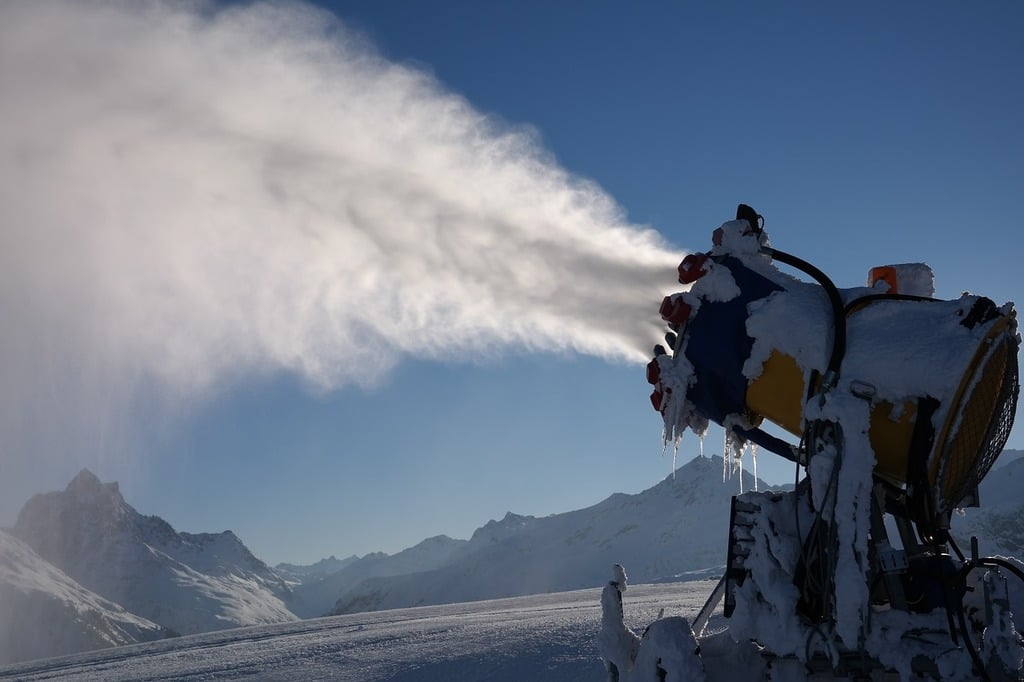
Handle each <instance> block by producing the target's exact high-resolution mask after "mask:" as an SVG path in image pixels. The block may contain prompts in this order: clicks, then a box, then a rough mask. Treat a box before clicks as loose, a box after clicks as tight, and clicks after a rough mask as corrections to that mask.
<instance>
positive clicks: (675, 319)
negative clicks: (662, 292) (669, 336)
mask: <svg viewBox="0 0 1024 682" xmlns="http://www.w3.org/2000/svg"><path fill="white" fill-rule="evenodd" d="M658 312H659V313H661V319H663V320H665V322H668V324H669V326H670V327H672V328H673V329H679V326H680V325H681V324H683V323H684V322H686V321H687V320H689V319H690V313H692V312H693V307H692V306H691V305H690V304H689V303H687V302H686V301H684V300H683V297H682V296H676V297H674V298H673V297H672V296H666V297H665V298H664V299H663V300H662V301H661V308H659V309H658Z"/></svg>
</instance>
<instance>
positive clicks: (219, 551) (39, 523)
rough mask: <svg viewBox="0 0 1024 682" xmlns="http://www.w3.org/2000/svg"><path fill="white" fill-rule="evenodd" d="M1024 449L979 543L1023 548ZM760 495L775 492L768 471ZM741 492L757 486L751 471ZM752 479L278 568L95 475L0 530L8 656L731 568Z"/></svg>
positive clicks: (706, 475) (704, 463) (681, 480)
mask: <svg viewBox="0 0 1024 682" xmlns="http://www.w3.org/2000/svg"><path fill="white" fill-rule="evenodd" d="M1022 482H1024V452H1020V451H1007V452H1006V453H1004V455H1003V456H1002V457H1001V459H1000V462H999V463H998V465H997V468H996V470H995V471H994V472H993V474H992V475H990V476H989V477H988V478H986V479H985V480H984V481H983V482H982V485H981V491H980V495H981V499H982V503H983V504H984V505H985V506H984V507H983V508H981V509H968V510H967V511H966V512H965V514H964V516H963V517H962V518H961V517H954V520H953V533H954V535H955V536H956V537H957V538H958V540H959V541H960V542H961V544H962V546H966V544H967V542H968V538H969V537H970V535H971V534H977V535H979V536H980V537H981V547H982V551H983V553H986V554H990V553H999V554H1008V555H1014V556H1018V557H1019V556H1022V555H1024V496H1022V495H1021V494H1020V489H1021V487H1020V484H1021V483H1022ZM757 485H758V487H759V488H760V489H762V490H765V489H768V488H769V486H767V485H766V484H765V483H764V482H763V481H761V482H758V484H757ZM742 486H743V489H745V490H750V489H753V487H754V479H753V477H752V476H751V475H750V474H749V473H744V474H743V478H742ZM739 490H740V479H739V478H737V477H733V478H731V479H728V480H723V462H722V459H721V458H719V457H709V458H704V457H697V458H695V459H693V460H691V461H690V462H688V463H687V464H686V465H684V466H683V467H681V468H680V469H678V470H677V471H676V472H675V474H674V475H672V476H669V477H668V478H666V479H665V480H663V481H662V482H660V483H658V484H657V485H656V486H654V487H653V488H650V489H649V490H646V491H644V492H642V493H639V494H636V495H626V494H614V495H612V496H611V497H609V498H607V499H606V500H604V501H602V502H600V503H598V504H596V505H593V506H591V507H588V508H586V509H581V510H578V511H572V512H568V513H565V514H554V515H551V516H547V517H543V518H536V517H533V516H521V515H518V514H514V513H511V512H509V513H508V514H506V515H505V517H504V518H502V519H501V520H492V521H489V522H487V523H486V524H484V525H483V526H482V527H480V528H479V529H478V530H477V531H476V532H474V533H473V536H472V537H471V538H470V539H469V540H457V539H452V538H449V537H446V536H443V535H442V536H437V537H433V538H429V539H427V540H424V541H423V542H421V543H419V544H418V545H416V546H414V547H410V548H409V549H406V550H404V551H402V552H399V553H397V554H394V555H387V554H382V553H374V554H368V555H366V556H364V557H355V556H350V557H348V558H346V559H337V558H335V557H333V556H332V557H329V558H327V559H323V560H321V561H319V562H317V563H315V564H312V565H308V566H301V565H295V564H279V565H278V566H276V567H274V568H270V567H268V566H267V565H266V564H264V563H263V562H262V561H260V560H259V559H257V558H256V557H255V556H254V555H253V554H252V553H251V552H250V551H249V550H248V549H247V548H246V547H245V545H244V544H243V543H242V542H241V540H239V538H238V537H236V536H235V535H234V534H233V533H231V532H230V531H225V532H223V533H218V534H210V533H201V534H190V533H179V532H176V531H175V530H174V529H173V528H172V527H171V526H170V525H169V524H168V523H167V522H166V521H164V520H163V519H160V518H159V517H156V516H144V515H142V514H139V513H138V512H137V511H136V510H135V509H134V508H132V507H131V506H130V505H128V504H127V503H126V502H125V501H124V499H123V498H122V496H121V494H120V491H119V489H118V485H117V483H101V482H100V481H99V479H97V478H96V476H94V475H93V474H92V473H91V472H89V471H85V470H83V471H82V472H81V473H80V474H79V475H78V476H76V477H75V479H74V480H72V481H71V483H70V484H69V485H68V487H67V488H66V489H65V490H64V491H62V492H53V493H45V494H42V495H36V496H35V497H33V498H32V499H31V500H29V501H28V503H26V505H25V506H24V508H23V509H22V511H21V514H20V515H19V517H18V521H17V523H16V524H15V527H14V528H13V529H10V530H9V531H0V664H2V663H5V662H13V661H17V660H26V659H28V658H33V657H43V656H55V655H60V654H65V653H71V652H74V651H80V650H84V649H89V648H94V647H101V646H113V645H118V644H124V643H129V642H138V641H147V640H151V639H155V638H160V637H165V636H169V635H173V634H176V633H180V634H187V633H194V632H203V631H208V630H216V629H223V628H229V627H238V626H245V625H255V624H262V623H273V622H283V621H289V620H295V619H297V618H307V617H314V616H321V615H326V614H330V613H349V612H354V611H364V610H374V609H384V608H398V607H405V606H414V605H426V604H442V603H449V602H455V601H467V600H477V599H491V598H498V597H507V596H516V595H523V594H530V593H539V592H553V591H563V590H572V589H577V588H585V587H595V586H598V585H601V584H603V583H604V582H605V581H606V580H607V579H608V575H609V569H610V567H611V564H613V563H622V564H624V565H625V566H626V568H627V569H628V571H629V574H630V578H631V580H632V581H633V582H635V583H644V582H659V581H665V580H685V579H688V578H690V577H706V576H707V575H709V574H711V575H713V574H715V573H718V572H720V570H721V568H722V566H723V565H724V563H725V551H726V547H725V544H726V535H727V532H728V523H729V504H730V499H731V497H732V495H734V494H736V493H737V492H739Z"/></svg>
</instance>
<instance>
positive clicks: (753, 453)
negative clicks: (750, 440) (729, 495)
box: [750, 444, 758, 493]
mask: <svg viewBox="0 0 1024 682" xmlns="http://www.w3.org/2000/svg"><path fill="white" fill-rule="evenodd" d="M750 458H751V459H752V460H753V461H754V492H755V493H756V492H758V490H757V445H756V444H754V445H751V446H750Z"/></svg>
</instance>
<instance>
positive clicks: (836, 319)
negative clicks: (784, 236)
mask: <svg viewBox="0 0 1024 682" xmlns="http://www.w3.org/2000/svg"><path fill="white" fill-rule="evenodd" d="M763 252H764V253H766V254H768V255H769V256H771V257H772V259H774V260H777V261H780V262H782V263H785V264H786V265H789V266H792V267H794V268H796V269H797V270H800V271H802V272H805V273H807V274H808V275H810V276H811V277H813V278H814V279H815V280H816V281H817V282H818V284H820V285H821V286H822V287H823V288H824V289H825V293H826V294H828V300H829V303H830V304H831V306H832V328H833V330H834V332H835V338H834V339H833V341H832V354H831V355H830V356H829V360H828V368H827V369H828V371H827V372H826V374H825V381H826V382H827V384H828V385H826V387H825V388H826V390H827V389H828V388H831V386H832V385H833V384H834V383H835V381H836V380H837V379H838V378H839V367H840V365H842V364H843V356H844V355H846V315H845V313H844V308H843V299H842V298H841V297H840V296H839V289H837V288H836V285H835V284H833V282H832V280H831V279H829V278H828V276H827V275H826V274H825V273H824V272H822V271H821V270H819V269H818V268H816V267H814V266H813V265H811V264H810V263H808V262H807V261H805V260H803V259H802V258H797V257H796V256H794V255H792V254H788V253H786V252H785V251H779V250H778V249H773V248H771V247H769V246H766V247H765V248H764V249H763Z"/></svg>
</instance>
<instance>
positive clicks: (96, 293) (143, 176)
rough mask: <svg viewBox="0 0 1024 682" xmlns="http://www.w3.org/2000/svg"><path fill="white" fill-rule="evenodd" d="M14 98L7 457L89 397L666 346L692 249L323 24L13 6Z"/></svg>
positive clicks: (354, 380)
mask: <svg viewBox="0 0 1024 682" xmlns="http://www.w3.org/2000/svg"><path fill="white" fill-rule="evenodd" d="M0 92H2V93H3V96H2V97H0V120H3V121H4V125H3V126H2V127H0V223H2V228H0V316H2V319H3V321H4V327H5V329H4V333H3V335H2V339H0V363H2V367H0V371H2V373H3V376H4V381H3V388H2V389H0V390H2V391H3V393H2V394H0V401H2V407H0V410H2V411H0V420H2V422H0V427H2V428H3V433H4V441H5V444H7V445H8V446H9V447H17V446H18V440H17V439H16V438H15V439H12V438H11V435H10V434H11V432H12V429H14V428H15V427H17V428H18V429H20V430H21V431H26V430H27V431H28V432H30V433H32V434H35V435H38V434H39V433H40V432H41V431H44V432H45V431H47V429H48V428H51V427H52V424H53V423H54V418H55V416H56V413H58V412H59V413H60V415H59V416H60V418H61V421H62V422H64V421H65V420H66V419H71V420H76V419H77V420H80V421H82V422H88V425H89V427H90V428H93V429H98V428H100V427H98V426H97V425H96V424H97V422H102V421H103V419H102V416H101V415H96V414H95V413H87V411H83V410H81V409H79V408H81V407H82V405H83V404H85V403H88V404H89V405H90V406H91V407H92V408H93V409H94V410H99V409H100V408H99V407H97V405H98V404H99V403H103V404H104V405H112V406H113V407H109V408H107V411H108V412H110V413H112V414H115V415H116V414H120V409H121V407H123V405H124V404H127V403H128V402H130V401H134V400H136V399H137V398H136V397H133V396H137V395H138V388H139V386H144V387H147V388H148V389H151V390H147V395H153V396H157V397H158V398H159V399H161V400H163V399H165V398H166V397H167V396H170V397H171V398H173V399H174V401H175V402H176V401H177V399H179V398H185V399H192V398H195V397H196V396H200V395H203V394H204V393H206V392H207V391H208V389H209V388H210V387H211V386H213V385H216V384H218V383H221V382H222V381H224V380H225V379H230V378H233V377H238V376H242V375H250V374H253V373H257V374H260V373H264V374H265V373H271V372H276V371H282V370H283V371H291V372H296V373H298V374H299V375H301V376H302V377H303V378H304V380H306V381H307V382H308V383H309V384H310V385H312V386H315V387H320V388H324V389H330V388H335V387H339V386H345V385H351V384H357V385H366V384H371V383H373V382H375V381H377V380H379V378H380V377H381V376H382V375H383V374H384V373H385V372H386V371H387V370H388V369H389V368H391V367H392V366H394V365H395V364H396V363H397V362H399V361H400V360H401V359H402V358H403V357H408V356H417V357H421V358H451V357H457V356H459V354H460V353H461V352H464V351H466V350H468V349H472V350H473V352H474V355H479V354H480V352H481V351H483V352H485V353H497V352H501V351H503V350H510V349H511V350H517V351H530V352H534V351H542V352H563V351H573V352H579V353H585V354H591V355H595V356H600V357H604V358H609V359H613V360H619V361H637V362H642V361H644V360H646V358H647V353H648V352H649V350H650V346H651V344H652V343H653V342H654V341H656V340H657V339H658V337H659V331H658V329H659V327H660V323H659V321H658V320H657V314H656V310H657V302H658V300H660V297H661V296H662V295H663V293H665V292H664V291H663V290H662V288H661V283H666V282H667V283H671V282H672V281H673V276H672V272H673V268H674V266H675V265H676V264H677V263H678V261H679V254H678V253H672V252H670V251H669V250H668V249H667V248H665V246H664V245H663V244H662V243H661V241H660V239H659V238H658V236H657V235H656V234H654V233H653V232H651V231H649V230H641V229H637V228H636V227H634V226H631V225H629V224H628V223H627V222H626V220H625V218H624V216H623V214H622V212H621V210H620V209H619V208H618V207H617V206H616V204H615V203H614V202H613V201H612V200H611V199H610V198H609V197H608V196H607V195H606V194H604V193H603V192H602V191H601V190H600V189H599V188H598V187H596V186H595V185H594V184H593V183H590V182H587V181H584V180H581V179H579V178H576V177H573V176H572V175H571V174H570V173H568V172H567V171H565V170H564V169H562V168H560V167H559V166H558V165H557V164H556V163H555V162H554V160H553V159H551V158H550V156H549V155H548V154H546V153H545V152H544V151H543V150H542V149H541V148H540V147H539V145H538V144H537V141H536V139H535V136H534V135H533V134H532V133H531V131H529V130H525V129H516V128H510V127H509V126H506V125H503V124H501V123H500V122H497V121H495V120H493V119H492V118H491V117H488V116H486V115H483V114H481V113H479V112H477V111H475V110H474V109H473V108H472V107H471V106H470V105H469V104H468V103H467V102H466V101H465V100H464V99H462V98H460V97H458V96H456V95H453V94H451V93H448V92H446V91H445V90H444V89H443V87H442V86H441V85H439V84H438V83H437V82H436V81H435V80H434V79H433V78H432V77H431V76H430V75H429V74H426V73H423V72H421V71H418V70H416V69H414V68H410V67H408V66H404V65H397V64H394V63H390V62H388V61H387V60H385V59H383V58H382V57H381V56H380V55H378V54H376V53H375V52H374V50H373V48H372V47H371V46H368V45H367V44H366V43H365V41H363V40H362V39H360V38H359V37H358V36H355V35H353V34H352V33H350V32H349V31H348V30H347V29H346V27H345V26H344V25H343V24H341V23H340V22H339V21H338V20H337V19H336V18H334V17H332V16H331V15H329V14H327V13H324V12H322V11H319V10H316V9H313V8H310V7H308V6H305V5H301V4H275V3H270V4H255V5H245V6H236V5H233V4H232V5H229V6H228V7H224V8H218V7H215V6H213V5H207V4H203V3H181V2H129V1H128V0H125V1H123V2H121V1H113V2H111V1H104V2H98V1H97V2H91V1H84V2H83V1H77V0H76V1H75V2H71V1H68V2H60V1H57V2H50V1H41V2H31V3H29V2H24V3H3V4H2V5H0ZM75 400H78V401H79V403H81V404H72V403H73V402H74V401H75ZM119 401H120V402H119ZM35 421H38V422H39V423H38V424H35V425H34V426H33V422H35ZM26 425H27V426H26ZM41 425H42V426H45V425H49V427H47V428H42V426H41ZM66 425H67V424H65V426H66ZM37 426H39V427H41V428H36V427H37ZM23 444H24V443H22V445H23Z"/></svg>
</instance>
